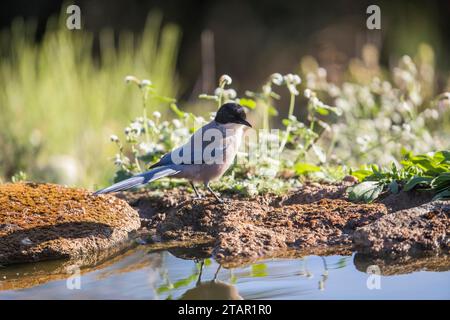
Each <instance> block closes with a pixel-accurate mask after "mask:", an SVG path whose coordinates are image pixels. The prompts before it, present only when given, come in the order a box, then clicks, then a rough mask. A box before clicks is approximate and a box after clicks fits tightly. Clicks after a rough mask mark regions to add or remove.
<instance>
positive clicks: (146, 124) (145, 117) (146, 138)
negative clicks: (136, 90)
mask: <svg viewBox="0 0 450 320" xmlns="http://www.w3.org/2000/svg"><path fill="white" fill-rule="evenodd" d="M142 97H143V102H142V104H143V107H144V110H143V116H144V130H145V140H146V142H147V143H150V135H149V132H148V131H149V130H148V118H147V99H148V89H147V88H145V89H144V92H143V96H142Z"/></svg>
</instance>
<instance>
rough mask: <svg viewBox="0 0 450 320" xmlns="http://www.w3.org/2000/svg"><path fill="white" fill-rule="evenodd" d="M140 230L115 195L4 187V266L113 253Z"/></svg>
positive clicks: (0, 204)
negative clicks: (132, 233) (117, 246)
mask: <svg viewBox="0 0 450 320" xmlns="http://www.w3.org/2000/svg"><path fill="white" fill-rule="evenodd" d="M139 226H140V220H139V216H138V214H137V212H136V211H135V210H134V209H132V208H131V207H130V206H129V205H128V204H127V203H126V202H125V201H122V200H120V199H117V198H116V197H114V196H108V195H106V196H104V195H102V196H93V195H92V194H91V193H90V192H88V191H86V190H82V189H73V188H65V187H62V186H58V185H52V184H36V183H17V184H4V185H0V264H10V263H19V262H29V261H39V260H47V259H58V258H74V257H78V256H81V255H85V254H88V253H93V252H96V251H98V250H104V249H108V248H112V247H114V246H116V245H119V244H121V243H123V242H124V241H125V240H127V239H128V235H129V232H131V231H134V230H136V229H138V228H139Z"/></svg>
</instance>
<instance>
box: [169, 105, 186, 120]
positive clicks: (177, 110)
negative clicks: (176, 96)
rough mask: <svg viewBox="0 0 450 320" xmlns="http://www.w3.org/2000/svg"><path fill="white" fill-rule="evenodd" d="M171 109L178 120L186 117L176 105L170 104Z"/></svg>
mask: <svg viewBox="0 0 450 320" xmlns="http://www.w3.org/2000/svg"><path fill="white" fill-rule="evenodd" d="M170 109H172V111H173V112H175V114H176V115H177V117H178V118H183V117H184V112H183V111H181V110H180V109H179V108H178V106H177V105H176V104H175V103H171V104H170Z"/></svg>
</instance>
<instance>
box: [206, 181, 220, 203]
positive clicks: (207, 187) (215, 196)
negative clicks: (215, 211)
mask: <svg viewBox="0 0 450 320" xmlns="http://www.w3.org/2000/svg"><path fill="white" fill-rule="evenodd" d="M205 187H206V189H208V191H209V192H211V193H212V195H213V196H214V198H216V200H217V201H219V202H220V203H223V200H222V199H220V198H219V196H218V195H217V194H216V193H215V192H214V191H213V190H212V189H211V187H210V186H209V183H205Z"/></svg>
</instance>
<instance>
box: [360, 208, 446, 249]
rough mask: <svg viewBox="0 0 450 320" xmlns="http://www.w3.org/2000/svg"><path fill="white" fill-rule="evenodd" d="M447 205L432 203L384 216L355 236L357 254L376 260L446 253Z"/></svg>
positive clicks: (361, 229)
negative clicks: (371, 256) (430, 252)
mask: <svg viewBox="0 0 450 320" xmlns="http://www.w3.org/2000/svg"><path fill="white" fill-rule="evenodd" d="M449 217H450V201H434V202H430V203H426V204H423V205H421V206H418V207H415V208H409V209H404V210H400V211H396V212H394V213H391V214H389V215H386V216H384V217H382V218H380V219H379V220H377V221H376V222H374V223H372V224H370V225H368V226H365V227H362V228H360V229H358V230H356V232H355V233H354V236H353V238H354V243H355V245H356V247H357V249H358V251H360V252H363V253H366V254H372V255H377V256H386V255H387V256H392V257H396V256H401V255H415V254H419V253H421V252H423V251H436V252H439V251H444V252H448V250H449V232H450V219H449Z"/></svg>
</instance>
